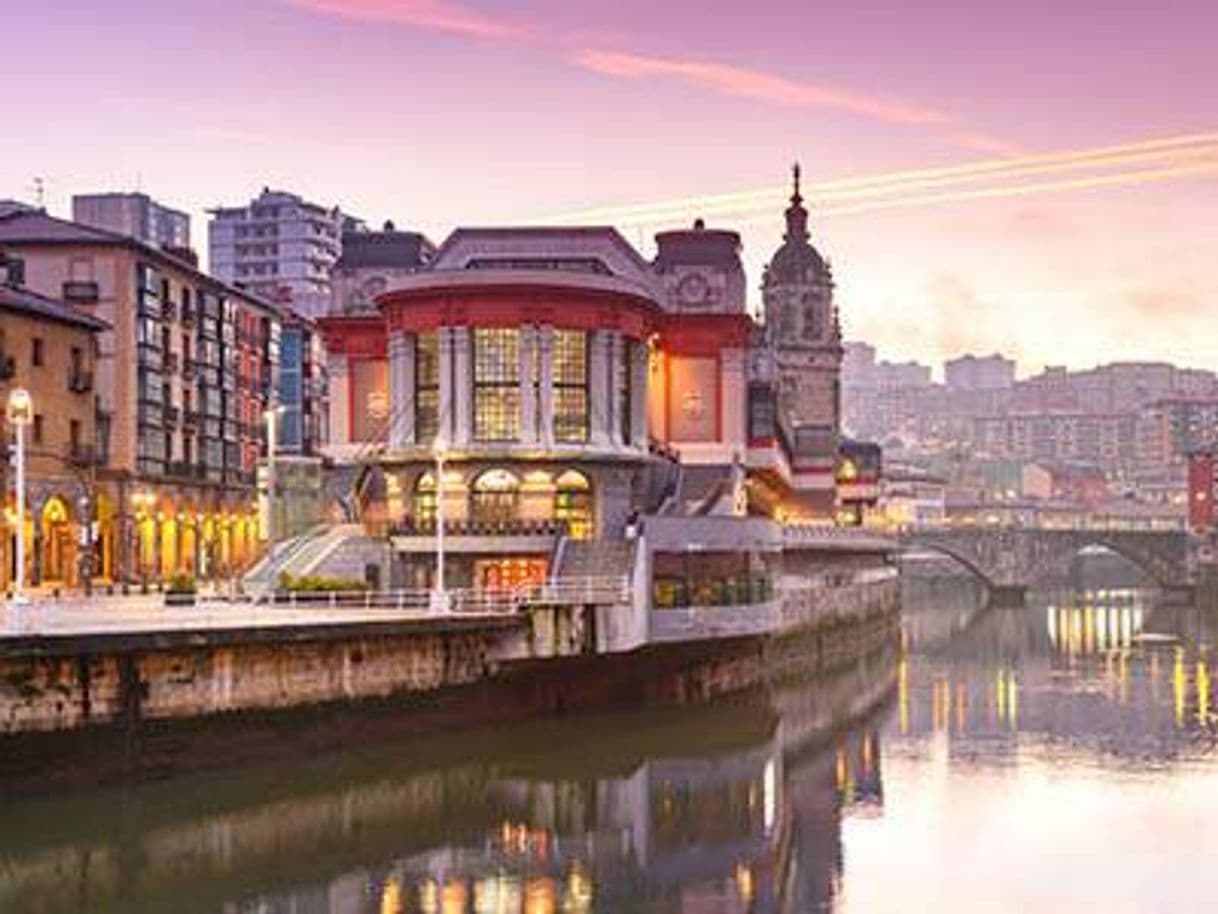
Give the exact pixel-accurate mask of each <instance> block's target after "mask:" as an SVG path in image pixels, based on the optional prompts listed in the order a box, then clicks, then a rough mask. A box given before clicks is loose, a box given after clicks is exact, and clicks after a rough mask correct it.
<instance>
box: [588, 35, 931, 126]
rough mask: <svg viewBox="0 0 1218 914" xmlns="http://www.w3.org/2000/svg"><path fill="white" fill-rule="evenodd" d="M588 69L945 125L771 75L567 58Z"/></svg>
mask: <svg viewBox="0 0 1218 914" xmlns="http://www.w3.org/2000/svg"><path fill="white" fill-rule="evenodd" d="M570 59H571V60H572V61H574V62H575V63H576V64H578V65H579V66H581V67H584V68H585V69H587V70H592V71H593V72H596V73H602V74H604V75H606V76H617V77H623V78H626V79H646V78H660V79H671V80H675V81H677V82H682V83H685V84H686V85H690V86H694V87H696V88H700V89H708V90H710V91H713V92H719V93H722V94H724V95H732V96H736V97H738V98H754V99H760V100H762V101H768V102H773V103H775V104H780V105H788V106H791V107H796V108H823V109H830V110H837V111H849V112H851V113H853V114H861V115H865V116H867V117H871V118H874V119H876V120H881V121H886V122H888V123H892V124H947V123H950V122H951V120H952V118H951V117H950V116H949V115H947V114H944V113H943V112H941V111H935V110H933V109H931V108H921V107H916V106H913V105H906V104H902V103H899V102H891V101H884V100H881V99H877V98H872V97H870V96H866V95H860V94H858V93H855V92H849V91H846V90H843V89H836V88H833V87H831V86H821V85H815V84H813V83H804V82H795V81H793V80H789V79H787V78H785V77H782V76H777V75H775V74H773V73H766V72H764V71H761V70H751V69H747V68H745V67H736V66H731V65H728V64H720V63H709V62H706V61H699V60H682V59H675V58H665V57H645V56H642V55H639V54H631V53H624V52H620V51H597V50H581V51H576V52H575V53H573V54H572V55H571V58H570Z"/></svg>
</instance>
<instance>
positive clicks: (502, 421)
mask: <svg viewBox="0 0 1218 914" xmlns="http://www.w3.org/2000/svg"><path fill="white" fill-rule="evenodd" d="M474 437H475V438H477V439H478V440H479V441H515V440H516V439H518V438H519V437H520V334H519V333H518V332H517V331H516V330H514V329H506V328H494V329H492V328H485V327H478V328H476V329H475V330H474Z"/></svg>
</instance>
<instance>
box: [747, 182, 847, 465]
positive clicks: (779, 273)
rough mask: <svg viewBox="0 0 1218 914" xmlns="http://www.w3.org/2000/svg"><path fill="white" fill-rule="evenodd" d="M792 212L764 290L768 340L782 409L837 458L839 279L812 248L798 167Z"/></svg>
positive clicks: (806, 437)
mask: <svg viewBox="0 0 1218 914" xmlns="http://www.w3.org/2000/svg"><path fill="white" fill-rule="evenodd" d="M792 174H793V178H794V190H793V192H792V194H791V204H790V206H788V207H787V211H786V220H787V231H786V234H785V235H784V236H783V243H782V246H781V247H779V249H778V250H777V251H775V252H774V257H773V259H771V260H770V263H769V266H767V267H766V269H765V274H764V276H763V279H762V284H761V294H762V302H763V304H764V306H765V323H766V334H767V336H768V338H769V343H770V346H771V347H773V352H774V356H775V362H776V367H777V374H778V384H779V389H778V406H779V410H780V412H781V413H783V414H784V415H785V416H786V418H787V421H788V422H790V423H791V425H792V426H793V427H795V429H796V431H797V435H798V437H800V438H803V439H804V440H807V441H809V442H811V441H816V442H817V445H818V446H817V447H816V448H815V449H816V450H818V451H820V450H825V451H827V453H826V454H825V455H824V456H825V457H829V458H831V457H832V456H833V453H834V452H835V451H836V448H837V438H838V432H839V430H840V427H841V380H840V379H841V367H842V336H841V327H840V325H839V323H838V317H837V310H836V308H835V307H834V305H833V274H832V272H831V270H830V268H829V264H828V263H827V262H826V261H825V259H824V258H823V257H821V255H820V253H819V252H818V251H817V250H816V248H815V247H813V246H812V243H811V242H810V241H809V235H808V211H807V210H806V209H805V208H804V200H803V197H802V196H801V195H800V192H799V164H798V163H796V165H795V167H794V168H793V169H792Z"/></svg>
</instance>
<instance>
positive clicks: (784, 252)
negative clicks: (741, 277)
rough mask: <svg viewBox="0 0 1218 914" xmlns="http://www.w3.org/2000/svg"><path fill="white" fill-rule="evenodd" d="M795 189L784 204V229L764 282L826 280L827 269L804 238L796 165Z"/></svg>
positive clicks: (805, 213) (805, 219)
mask: <svg viewBox="0 0 1218 914" xmlns="http://www.w3.org/2000/svg"><path fill="white" fill-rule="evenodd" d="M793 174H794V178H795V189H794V192H793V193H792V194H791V205H790V206H788V207H787V211H786V219H787V231H786V234H785V235H783V240H782V246H781V247H780V248H779V249H778V250H777V251H775V252H774V257H773V258H772V259H771V260H770V263H769V266H767V267H766V270H765V280H764V282H765V285H790V284H805V283H814V282H818V281H822V280H823V281H826V282H827V281H829V279H830V270H829V265H828V264H827V263H826V262H825V259H824V258H823V257H821V255H820V252H819V251H818V250H816V248H814V247H813V246H812V243H811V242H810V241H809V240H808V239H809V235H808V211H807V210H806V209H805V208H804V198H803V197H802V196H801V195H800V193H799V165H798V164H796V165H795V167H794V169H793Z"/></svg>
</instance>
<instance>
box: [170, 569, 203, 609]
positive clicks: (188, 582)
mask: <svg viewBox="0 0 1218 914" xmlns="http://www.w3.org/2000/svg"><path fill="white" fill-rule="evenodd" d="M197 593H198V591H197V589H196V588H195V579H194V578H192V577H191V576H190V575H188V574H175V575H174V576H173V577H172V578H171V579H170V581H169V586H168V587H167V588H166V589H165V605H166V606H194V605H195V596H196V595H197Z"/></svg>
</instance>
